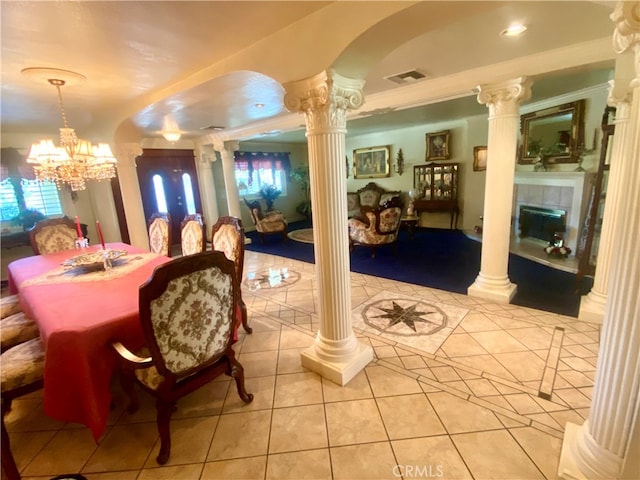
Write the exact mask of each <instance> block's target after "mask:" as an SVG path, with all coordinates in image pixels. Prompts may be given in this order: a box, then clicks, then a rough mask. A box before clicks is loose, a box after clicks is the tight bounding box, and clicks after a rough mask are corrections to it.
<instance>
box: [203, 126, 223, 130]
mask: <svg viewBox="0 0 640 480" xmlns="http://www.w3.org/2000/svg"><path fill="white" fill-rule="evenodd" d="M200 130H224V127H218V126H216V125H209V126H207V127H200Z"/></svg>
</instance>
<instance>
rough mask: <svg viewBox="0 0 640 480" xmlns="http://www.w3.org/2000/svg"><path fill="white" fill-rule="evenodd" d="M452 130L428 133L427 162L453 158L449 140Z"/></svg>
mask: <svg viewBox="0 0 640 480" xmlns="http://www.w3.org/2000/svg"><path fill="white" fill-rule="evenodd" d="M450 137H451V130H442V131H441V132H434V133H427V154H426V160H427V161H432V160H448V159H449V158H451V153H450V151H449V140H450Z"/></svg>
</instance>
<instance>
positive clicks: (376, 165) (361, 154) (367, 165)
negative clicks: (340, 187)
mask: <svg viewBox="0 0 640 480" xmlns="http://www.w3.org/2000/svg"><path fill="white" fill-rule="evenodd" d="M390 157H391V147H390V146H389V145H386V146H383V147H371V148H358V149H356V150H354V151H353V177H354V178H382V177H388V176H389V175H390V174H391V166H390Z"/></svg>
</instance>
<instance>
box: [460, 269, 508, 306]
mask: <svg viewBox="0 0 640 480" xmlns="http://www.w3.org/2000/svg"><path fill="white" fill-rule="evenodd" d="M517 291H518V286H517V285H516V284H515V283H511V282H510V281H509V279H508V278H507V279H506V281H500V282H491V281H487V280H486V279H484V278H482V276H481V275H478V278H476V281H475V282H474V283H473V284H472V285H471V286H470V287H469V288H468V289H467V295H469V296H470V297H478V298H486V299H487V300H493V301H494V302H498V303H511V300H512V299H513V297H514V296H515V294H516V292H517Z"/></svg>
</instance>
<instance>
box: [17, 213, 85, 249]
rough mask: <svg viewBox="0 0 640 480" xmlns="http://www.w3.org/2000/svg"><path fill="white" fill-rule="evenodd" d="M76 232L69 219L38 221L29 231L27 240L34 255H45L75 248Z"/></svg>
mask: <svg viewBox="0 0 640 480" xmlns="http://www.w3.org/2000/svg"><path fill="white" fill-rule="evenodd" d="M76 238H78V231H77V230H76V224H75V223H74V221H73V220H71V219H70V218H69V217H61V218H49V219H47V220H40V221H39V222H36V224H35V225H34V226H33V227H32V228H31V230H29V240H30V241H31V248H32V249H33V253H34V254H35V255H46V254H47V253H55V252H60V251H63V250H72V249H74V248H76Z"/></svg>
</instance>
